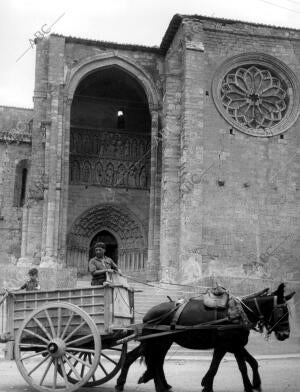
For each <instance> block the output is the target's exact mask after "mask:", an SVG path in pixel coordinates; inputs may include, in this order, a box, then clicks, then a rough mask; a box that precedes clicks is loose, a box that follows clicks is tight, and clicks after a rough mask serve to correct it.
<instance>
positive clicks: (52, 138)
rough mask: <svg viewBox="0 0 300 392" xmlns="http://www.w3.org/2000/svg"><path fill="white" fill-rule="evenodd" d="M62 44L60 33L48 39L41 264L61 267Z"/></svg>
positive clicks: (42, 265)
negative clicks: (47, 107)
mask: <svg viewBox="0 0 300 392" xmlns="http://www.w3.org/2000/svg"><path fill="white" fill-rule="evenodd" d="M64 47H65V41H64V39H61V38H60V37H51V39H50V41H49V87H50V90H51V92H50V94H51V98H50V100H51V101H50V102H51V103H50V113H49V118H50V126H49V127H47V136H46V163H45V178H46V183H47V190H46V192H45V196H46V200H45V209H44V219H43V254H42V258H41V267H43V268H53V267H55V268H61V267H63V266H62V264H61V263H60V262H59V261H60V260H59V257H58V242H59V232H60V222H61V214H62V212H61V187H62V156H63V154H62V151H63V142H64V140H63V114H64V113H63V107H64V86H63V82H64Z"/></svg>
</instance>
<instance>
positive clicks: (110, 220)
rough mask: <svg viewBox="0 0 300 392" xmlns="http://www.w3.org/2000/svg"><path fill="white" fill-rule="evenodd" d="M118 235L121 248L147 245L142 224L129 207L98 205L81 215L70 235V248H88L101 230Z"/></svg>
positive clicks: (135, 247) (140, 247)
mask: <svg viewBox="0 0 300 392" xmlns="http://www.w3.org/2000/svg"><path fill="white" fill-rule="evenodd" d="M104 229H105V230H108V231H110V232H111V233H112V234H114V235H115V236H116V238H117V239H118V242H119V244H118V245H119V248H120V249H144V248H146V247H147V245H146V243H147V241H146V238H145V235H144V230H143V228H142V225H141V224H140V222H139V221H138V220H137V218H136V217H135V216H134V215H133V214H132V213H131V212H130V211H129V210H127V209H124V208H122V209H121V208H118V207H115V206H111V205H107V206H96V207H93V208H91V209H90V210H88V211H87V212H86V213H85V214H84V215H82V216H81V217H79V218H78V219H77V220H76V221H75V223H74V224H73V226H72V228H71V231H70V233H69V236H68V248H77V249H85V250H87V249H88V247H89V245H90V241H91V239H92V238H93V237H94V236H95V235H96V234H97V233H98V232H99V231H101V230H104Z"/></svg>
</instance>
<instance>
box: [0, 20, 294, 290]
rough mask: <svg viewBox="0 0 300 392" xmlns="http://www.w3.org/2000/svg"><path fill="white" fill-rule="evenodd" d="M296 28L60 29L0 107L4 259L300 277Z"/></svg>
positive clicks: (181, 276)
mask: <svg viewBox="0 0 300 392" xmlns="http://www.w3.org/2000/svg"><path fill="white" fill-rule="evenodd" d="M299 79H300V31H297V30H292V29H287V28H277V27H272V26H265V25H258V24H253V23H243V22H238V21H231V20H223V19H215V18H208V17H201V16H183V15H175V16H174V17H173V19H172V21H171V22H170V25H169V27H168V29H167V31H166V33H165V36H164V37H163V39H162V43H161V45H160V47H146V46H139V45H126V44H117V43H110V42H102V41H92V40H85V39H80V38H73V37H65V36H60V35H50V36H49V37H48V38H45V39H43V40H41V41H40V42H38V43H37V46H36V69H35V87H34V96H33V102H34V106H33V109H21V108H8V107H0V149H1V161H0V168H1V174H0V177H1V178H0V184H1V190H0V197H1V199H0V201H1V206H0V208H1V211H0V215H1V217H0V229H1V238H2V241H1V243H0V261H1V263H2V265H3V266H4V265H13V264H15V263H18V265H20V266H29V265H32V264H35V265H39V266H40V267H41V268H43V267H44V268H54V269H58V270H61V271H62V270H68V269H73V270H74V269H75V270H76V271H77V273H79V274H82V275H84V274H87V273H88V260H89V258H90V257H92V256H93V250H92V248H93V244H94V243H95V241H98V240H103V241H104V242H106V244H107V254H108V255H109V256H110V257H112V258H113V259H114V260H115V261H116V262H117V263H118V264H119V266H120V268H121V269H122V270H123V271H124V272H125V273H127V274H129V275H134V276H136V277H139V278H141V279H147V280H150V281H151V280H163V281H171V282H183V283H184V282H191V281H195V280H200V279H202V278H203V277H206V276H211V275H222V276H258V277H269V278H276V279H289V280H300V279H299V278H300V268H299V257H300V240H299V228H300V196H299V195H300V193H299V192H300V170H299V169H300V156H299V155H300V120H299V118H298V114H299V93H300V89H299Z"/></svg>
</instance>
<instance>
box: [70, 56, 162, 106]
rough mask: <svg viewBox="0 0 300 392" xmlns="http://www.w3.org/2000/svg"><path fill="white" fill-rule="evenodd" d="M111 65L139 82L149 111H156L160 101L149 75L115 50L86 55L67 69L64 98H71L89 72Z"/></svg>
mask: <svg viewBox="0 0 300 392" xmlns="http://www.w3.org/2000/svg"><path fill="white" fill-rule="evenodd" d="M113 66H114V67H119V68H121V69H122V70H123V71H126V72H128V73H129V74H130V75H131V76H133V77H134V78H135V79H136V80H137V81H138V82H139V83H140V84H141V86H142V87H143V89H144V91H145V93H146V96H147V99H148V104H149V109H150V111H151V112H152V111H157V110H158V108H159V101H160V99H159V93H158V91H157V89H156V86H155V84H154V82H153V80H152V78H151V76H150V75H149V74H148V73H147V72H146V71H145V70H144V69H143V68H141V67H140V66H139V65H137V64H136V63H135V62H134V61H132V60H131V59H130V58H129V57H126V56H123V55H121V54H119V53H118V52H117V51H113V52H108V53H104V54H99V55H96V56H91V57H87V58H85V59H84V60H82V61H81V62H80V63H78V64H77V65H76V66H75V67H74V68H73V69H72V70H71V71H69V72H68V73H67V76H66V90H65V91H66V99H67V100H72V99H73V96H74V93H75V90H76V88H77V86H78V84H79V83H80V81H81V80H82V79H83V78H85V77H86V76H88V75H89V74H90V73H92V72H95V71H96V70H100V69H103V68H107V67H113Z"/></svg>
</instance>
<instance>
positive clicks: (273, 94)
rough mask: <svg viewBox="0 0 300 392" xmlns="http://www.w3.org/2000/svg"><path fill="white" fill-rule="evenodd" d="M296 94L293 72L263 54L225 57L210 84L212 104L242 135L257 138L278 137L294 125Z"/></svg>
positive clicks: (299, 103) (297, 104)
mask: <svg viewBox="0 0 300 392" xmlns="http://www.w3.org/2000/svg"><path fill="white" fill-rule="evenodd" d="M299 91H300V87H299V82H298V79H297V77H296V75H295V74H294V73H293V71H292V70H291V69H290V68H288V67H287V66H286V64H284V63H283V62H282V61H280V60H279V59H277V58H276V57H273V56H270V55H267V54H265V53H243V54H240V55H236V56H233V57H230V58H228V59H227V60H225V61H224V62H223V64H221V65H220V67H219V68H218V69H217V70H216V73H215V75H214V78H213V83H212V93H213V99H214V102H215V104H216V107H217V109H218V110H219V112H220V114H221V115H222V116H223V117H224V118H225V120H226V121H227V122H228V123H229V124H231V126H233V127H234V128H235V129H238V130H239V131H241V132H244V133H246V134H248V135H252V136H260V137H268V136H274V135H278V134H280V133H282V132H285V131H286V130H287V129H288V128H289V127H291V125H293V124H294V123H295V121H296V120H297V117H298V114H299V107H300V95H299Z"/></svg>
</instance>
